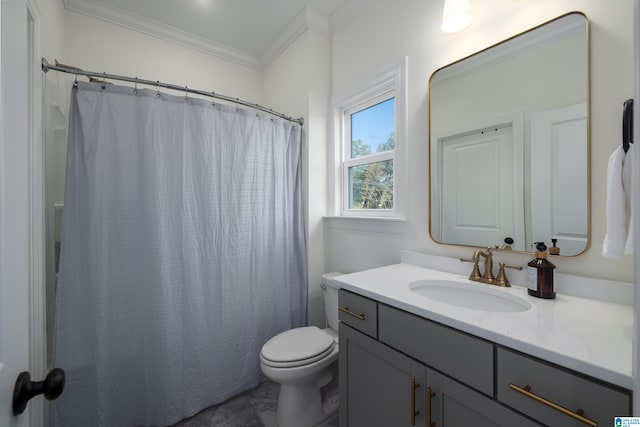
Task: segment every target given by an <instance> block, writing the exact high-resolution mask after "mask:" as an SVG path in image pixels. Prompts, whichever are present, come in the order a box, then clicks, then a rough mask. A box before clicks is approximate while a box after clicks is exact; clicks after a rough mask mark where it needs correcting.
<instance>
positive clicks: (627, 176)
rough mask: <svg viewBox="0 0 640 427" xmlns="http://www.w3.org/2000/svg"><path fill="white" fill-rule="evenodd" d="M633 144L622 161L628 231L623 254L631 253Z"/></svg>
mask: <svg viewBox="0 0 640 427" xmlns="http://www.w3.org/2000/svg"><path fill="white" fill-rule="evenodd" d="M632 153H633V144H629V148H628V150H627V153H626V155H625V156H624V160H623V161H622V188H623V189H624V194H625V196H626V202H627V215H628V221H629V222H628V224H629V227H628V231H627V240H626V243H625V245H624V254H625V255H633V199H634V193H633V179H632V172H631V170H632V168H633V161H632V159H633V154H632Z"/></svg>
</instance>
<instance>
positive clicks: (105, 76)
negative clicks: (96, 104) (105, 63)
mask: <svg viewBox="0 0 640 427" xmlns="http://www.w3.org/2000/svg"><path fill="white" fill-rule="evenodd" d="M106 88H107V73H105V72H104V71H103V72H102V90H105V89H106Z"/></svg>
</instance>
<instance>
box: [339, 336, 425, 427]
mask: <svg viewBox="0 0 640 427" xmlns="http://www.w3.org/2000/svg"><path fill="white" fill-rule="evenodd" d="M339 364H340V366H339V370H340V381H339V387H340V414H339V417H340V419H339V422H340V426H349V427H391V426H393V427H405V426H407V427H410V426H422V427H424V426H426V423H425V412H424V411H425V387H424V385H425V373H426V368H425V366H424V365H422V364H420V363H418V362H416V361H415V360H413V359H411V358H409V357H407V356H405V355H403V354H401V353H400V352H397V351H395V350H393V349H391V348H389V347H387V346H385V345H384V344H381V343H380V342H378V341H376V340H374V339H372V338H370V337H369V336H367V335H365V334H363V333H362V332H359V331H357V330H355V329H353V328H351V327H349V326H346V325H344V324H343V325H341V326H340V362H339Z"/></svg>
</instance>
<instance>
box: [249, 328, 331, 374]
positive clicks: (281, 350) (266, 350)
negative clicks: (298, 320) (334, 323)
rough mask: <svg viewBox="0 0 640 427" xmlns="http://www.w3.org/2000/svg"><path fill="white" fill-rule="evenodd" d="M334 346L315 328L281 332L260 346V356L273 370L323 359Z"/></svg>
mask: <svg viewBox="0 0 640 427" xmlns="http://www.w3.org/2000/svg"><path fill="white" fill-rule="evenodd" d="M335 346H336V341H335V339H334V338H333V337H332V336H331V335H329V334H328V333H326V332H324V331H322V330H320V329H319V328H318V327H317V326H306V327H302V328H295V329H290V330H288V331H285V332H282V333H280V334H278V335H276V336H275V337H273V338H271V339H270V340H269V341H267V342H266V343H265V345H264V346H262V351H261V352H260V356H261V357H262V360H263V362H264V363H265V364H267V365H269V366H272V367H275V368H292V367H296V366H304V365H308V364H310V363H313V362H316V361H318V360H321V359H323V358H325V357H326V356H327V355H328V354H330V353H331V352H332V351H333V349H334V347H335Z"/></svg>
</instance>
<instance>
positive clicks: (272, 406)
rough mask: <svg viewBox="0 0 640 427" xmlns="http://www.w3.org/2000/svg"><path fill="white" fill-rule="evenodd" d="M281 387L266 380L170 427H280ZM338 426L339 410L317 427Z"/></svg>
mask: <svg viewBox="0 0 640 427" xmlns="http://www.w3.org/2000/svg"><path fill="white" fill-rule="evenodd" d="M279 391H280V386H279V384H276V383H273V382H271V381H264V382H262V383H261V384H259V385H258V386H257V387H256V388H254V389H251V390H248V391H245V392H244V393H242V394H240V395H238V396H236V397H233V398H231V399H229V400H227V401H226V402H223V403H221V404H219V405H216V406H212V407H211V408H208V409H205V410H203V411H202V412H200V413H198V414H196V415H194V416H193V417H191V418H187V419H184V420H182V421H180V422H179V423H177V424H174V425H173V426H171V427H278V425H277V422H276V409H277V405H278V392H279ZM337 426H338V415H337V413H336V414H333V415H332V416H330V417H328V418H327V419H326V420H324V421H322V422H321V423H320V424H318V425H317V426H316V427H337ZM300 427H311V426H300Z"/></svg>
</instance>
